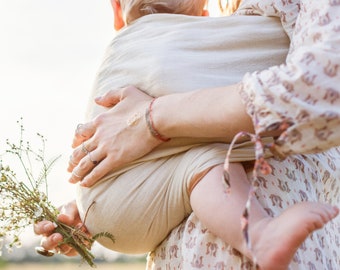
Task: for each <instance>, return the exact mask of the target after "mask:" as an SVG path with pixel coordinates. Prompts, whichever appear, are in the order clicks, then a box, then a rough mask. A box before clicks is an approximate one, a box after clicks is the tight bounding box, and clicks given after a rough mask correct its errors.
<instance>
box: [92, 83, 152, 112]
mask: <svg viewBox="0 0 340 270" xmlns="http://www.w3.org/2000/svg"><path fill="white" fill-rule="evenodd" d="M137 95H143V96H145V94H144V93H143V92H142V91H140V90H139V89H138V88H136V87H135V86H133V85H129V86H126V87H122V88H119V89H115V90H110V91H108V92H106V93H105V94H104V95H102V96H99V97H96V98H95V102H96V103H97V104H98V105H100V106H103V107H107V108H111V107H113V106H115V105H117V104H118V103H119V102H121V101H122V100H123V99H125V98H126V97H128V96H137Z"/></svg>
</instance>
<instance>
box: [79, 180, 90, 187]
mask: <svg viewBox="0 0 340 270" xmlns="http://www.w3.org/2000/svg"><path fill="white" fill-rule="evenodd" d="M80 186H81V187H86V188H87V187H88V186H87V182H86V181H84V180H83V181H81V182H80Z"/></svg>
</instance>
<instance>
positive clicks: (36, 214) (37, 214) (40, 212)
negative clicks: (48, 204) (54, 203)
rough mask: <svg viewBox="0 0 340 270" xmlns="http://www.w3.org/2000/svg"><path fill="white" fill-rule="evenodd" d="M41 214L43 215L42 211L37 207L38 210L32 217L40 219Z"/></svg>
mask: <svg viewBox="0 0 340 270" xmlns="http://www.w3.org/2000/svg"><path fill="white" fill-rule="evenodd" d="M42 213H43V209H42V208H40V207H39V208H38V209H36V210H35V212H34V216H35V217H36V218H39V217H41V215H42Z"/></svg>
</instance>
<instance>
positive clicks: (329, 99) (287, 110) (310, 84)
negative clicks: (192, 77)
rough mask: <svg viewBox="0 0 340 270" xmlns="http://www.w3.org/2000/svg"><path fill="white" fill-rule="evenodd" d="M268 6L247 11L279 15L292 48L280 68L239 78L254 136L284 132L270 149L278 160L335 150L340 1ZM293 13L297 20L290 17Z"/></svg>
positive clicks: (339, 109) (338, 140)
mask: <svg viewBox="0 0 340 270" xmlns="http://www.w3.org/2000/svg"><path fill="white" fill-rule="evenodd" d="M246 2H248V1H246ZM249 2H255V1H249ZM270 2H272V1H259V3H258V4H257V5H252V6H256V10H255V12H256V13H257V14H260V15H271V14H273V15H275V14H276V15H277V16H281V18H282V21H283V23H284V25H286V27H285V29H286V30H287V32H288V33H289V35H291V36H292V43H291V48H290V52H289V54H288V57H287V64H286V65H281V66H277V67H273V68H271V69H268V70H265V71H262V72H255V73H251V74H248V75H247V76H245V78H244V79H243V89H242V94H243V97H244V100H245V103H246V104H247V109H248V112H249V114H250V115H251V116H252V118H253V122H254V126H255V128H256V133H257V134H260V133H261V132H263V131H266V130H275V129H279V128H281V129H282V130H285V132H283V134H282V135H281V136H280V138H278V140H277V142H276V144H275V151H276V152H277V153H278V154H279V155H280V156H286V155H289V154H294V153H304V154H306V153H308V152H319V151H322V150H324V149H329V148H330V147H332V146H338V145H340V87H339V81H340V16H339V14H340V1H338V0H332V1H313V0H302V1H301V3H300V1H296V0H295V1H276V2H275V3H274V4H273V3H270ZM245 10H247V9H245ZM286 10H288V11H287V12H286ZM298 10H300V13H299V16H297V15H293V16H292V14H291V13H290V12H294V11H298ZM241 13H242V12H241ZM296 14H297V13H296ZM292 18H297V20H296V23H295V24H294V23H292V22H293V20H292ZM279 81H281V82H283V84H278V83H277V82H279Z"/></svg>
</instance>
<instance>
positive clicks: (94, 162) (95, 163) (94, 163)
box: [88, 152, 98, 165]
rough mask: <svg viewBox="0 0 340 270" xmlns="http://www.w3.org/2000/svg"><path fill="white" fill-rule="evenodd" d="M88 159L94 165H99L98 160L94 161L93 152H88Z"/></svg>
mask: <svg viewBox="0 0 340 270" xmlns="http://www.w3.org/2000/svg"><path fill="white" fill-rule="evenodd" d="M88 157H89V159H90V161H91V162H92V164H93V165H97V164H98V161H97V160H94V159H92V157H91V152H88Z"/></svg>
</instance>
